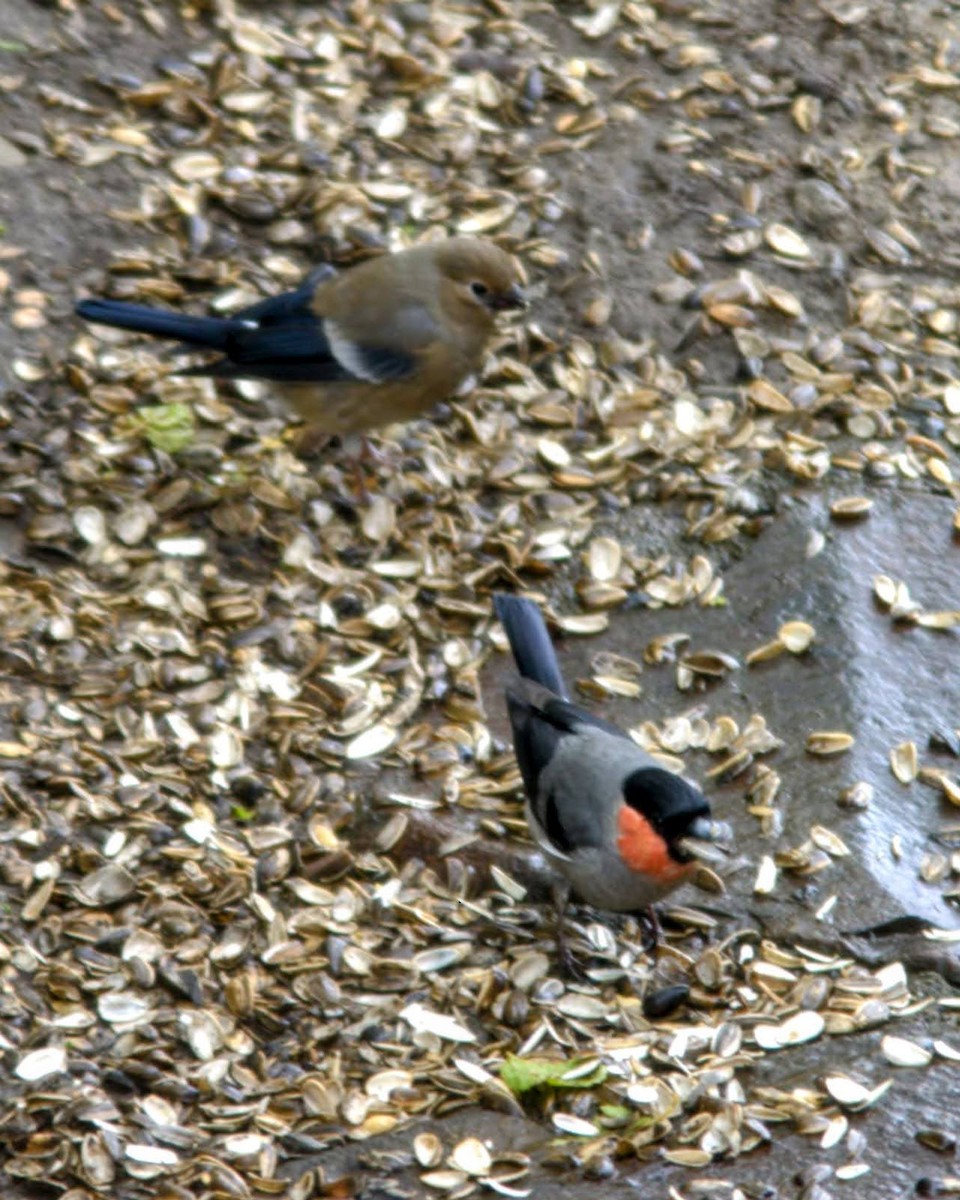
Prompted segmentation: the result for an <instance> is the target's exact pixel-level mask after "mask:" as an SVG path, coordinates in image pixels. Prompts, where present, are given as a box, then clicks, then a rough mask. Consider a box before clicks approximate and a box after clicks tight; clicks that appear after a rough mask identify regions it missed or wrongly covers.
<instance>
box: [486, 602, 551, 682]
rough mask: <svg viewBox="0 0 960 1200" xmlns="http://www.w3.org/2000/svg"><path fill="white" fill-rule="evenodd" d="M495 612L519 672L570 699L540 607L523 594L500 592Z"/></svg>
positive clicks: (494, 608) (494, 606) (525, 677)
mask: <svg viewBox="0 0 960 1200" xmlns="http://www.w3.org/2000/svg"><path fill="white" fill-rule="evenodd" d="M493 611H494V612H495V613H496V615H497V618H498V620H499V621H500V623H501V624H502V625H503V628H504V632H505V633H506V635H507V641H509V643H510V649H511V651H512V652H513V658H514V661H515V662H516V664H517V670H518V672H519V673H520V675H521V676H522V677H523V678H524V679H530V680H532V681H533V682H534V683H539V684H540V686H541V687H545V688H549V689H550V691H551V692H553V693H555V695H557V696H562V697H563V698H564V699H568V698H569V697H568V694H567V685H566V684H565V683H564V681H563V675H562V674H561V672H560V664H559V662H558V661H557V655H556V651H555V650H554V648H553V642H552V641H551V640H550V634H549V633H548V631H547V625H546V622H545V621H544V619H543V613H542V612H541V611H540V609H539V607H538V606H537V605H536V604H534V602H533V601H532V600H525V599H523V597H522V596H508V595H507V594H506V593H504V592H497V593H495V594H494V597H493Z"/></svg>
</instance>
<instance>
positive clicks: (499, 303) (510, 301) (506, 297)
mask: <svg viewBox="0 0 960 1200" xmlns="http://www.w3.org/2000/svg"><path fill="white" fill-rule="evenodd" d="M487 304H488V305H489V307H490V308H492V309H493V310H494V311H495V312H503V311H505V310H506V309H509V308H526V307H527V298H526V296H525V295H524V294H523V289H522V288H519V287H518V286H517V285H516V284H513V285H512V286H511V287H509V288H508V289H507V290H506V291H505V292H491V294H490V296H489V297H488V299H487Z"/></svg>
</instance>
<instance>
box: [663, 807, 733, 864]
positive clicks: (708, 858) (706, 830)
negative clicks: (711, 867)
mask: <svg viewBox="0 0 960 1200" xmlns="http://www.w3.org/2000/svg"><path fill="white" fill-rule="evenodd" d="M732 837H733V831H732V830H731V828H730V826H729V825H727V824H725V823H724V822H723V821H711V820H710V819H709V818H708V817H697V819H696V820H695V821H691V823H690V826H689V828H688V831H687V836H686V837H682V838H680V839H679V841H678V842H677V847H678V849H680V850H681V851H683V853H684V854H687V855H689V856H690V858H696V859H698V860H699V861H700V862H705V863H719V862H723V861H724V859H725V858H726V857H727V851H726V849H725V848H724V846H723V844H722V843H724V842H729V841H731V839H732Z"/></svg>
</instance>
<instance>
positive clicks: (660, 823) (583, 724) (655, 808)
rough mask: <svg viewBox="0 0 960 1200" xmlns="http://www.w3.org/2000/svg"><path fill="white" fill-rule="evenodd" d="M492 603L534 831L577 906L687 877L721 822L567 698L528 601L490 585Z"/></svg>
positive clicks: (660, 893)
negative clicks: (506, 649) (511, 672)
mask: <svg viewBox="0 0 960 1200" xmlns="http://www.w3.org/2000/svg"><path fill="white" fill-rule="evenodd" d="M493 607H494V611H495V613H496V615H497V617H498V618H499V620H500V622H501V624H502V625H503V628H504V631H505V633H506V635H507V640H508V641H509V643H510V649H511V651H512V652H513V657H514V661H515V663H516V666H517V671H518V672H519V675H520V678H519V679H515V680H513V681H511V682H510V683H509V684H508V685H507V688H506V698H507V711H508V713H509V717H510V725H511V728H512V730H513V744H514V748H515V750H516V755H517V763H518V765H519V767H520V774H521V776H522V778H523V785H524V789H525V791H526V796H527V805H526V813H527V823H528V825H529V827H530V832H531V834H532V835H533V838H534V840H535V841H536V843H537V845H538V846H539V847H540V849H541V850H542V851H543V853H544V856H545V857H546V859H547V861H548V863H549V864H550V865H551V867H553V869H554V870H555V871H556V872H557V873H558V874H559V875H560V876H562V877H563V878H564V879H565V880H566V881H567V882H568V883H569V884H570V885H571V887H572V888H573V890H574V891H575V892H576V893H577V895H578V896H579V897H580V898H581V899H582V900H585V901H586V902H587V903H588V904H592V905H594V906H595V907H596V908H601V909H607V910H608V911H610V912H634V911H637V910H641V909H649V908H650V906H652V905H653V904H654V903H655V902H656V901H657V900H660V899H662V898H663V897H664V896H666V895H667V894H668V893H669V892H671V891H673V889H674V888H676V887H678V886H679V885H680V884H682V883H684V882H687V881H689V880H690V879H691V878H692V876H693V875H694V874H695V872H696V870H697V867H698V859H699V858H701V857H709V856H710V855H709V853H704V851H706V850H707V846H706V845H705V844H709V843H716V842H718V841H721V840H723V839H725V838H726V836H727V835H728V830H727V828H726V826H724V825H721V824H720V823H718V822H714V821H713V820H712V819H711V815H710V805H709V803H708V802H707V799H706V797H705V796H704V795H703V793H702V792H701V791H700V790H699V789H698V788H696V787H694V786H693V784H691V783H688V782H687V781H686V780H685V779H682V778H681V777H680V776H679V775H675V774H674V773H673V772H672V771H668V770H667V769H666V768H665V767H662V766H660V765H659V764H658V763H657V762H656V761H655V760H654V759H653V758H651V756H650V755H649V754H647V753H646V752H645V751H644V750H641V748H640V747H639V746H638V745H637V744H636V742H634V741H633V739H632V738H631V737H630V735H629V734H628V733H626V732H625V731H624V730H623V729H619V728H618V727H617V726H616V725H613V724H611V723H610V722H609V721H605V720H603V719H602V718H601V717H597V716H594V715H593V714H592V713H590V712H588V711H587V710H586V709H584V708H581V707H580V706H579V705H578V704H574V703H573V702H572V701H571V700H570V699H569V698H568V695H567V689H566V685H565V684H564V681H563V676H562V674H561V672H560V665H559V663H558V662H557V656H556V653H555V652H554V649H553V644H552V643H551V641H550V635H549V633H548V632H547V627H546V624H545V622H544V619H543V615H542V613H541V612H540V609H539V607H538V606H537V605H536V604H535V603H534V602H533V601H532V600H526V599H523V598H522V597H518V596H509V595H505V594H502V593H500V594H497V595H495V596H494V597H493ZM654 929H656V923H655V920H654Z"/></svg>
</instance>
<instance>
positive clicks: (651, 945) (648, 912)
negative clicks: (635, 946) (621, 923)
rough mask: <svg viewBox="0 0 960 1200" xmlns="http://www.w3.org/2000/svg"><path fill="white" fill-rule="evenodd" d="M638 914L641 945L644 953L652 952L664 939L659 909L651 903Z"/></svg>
mask: <svg viewBox="0 0 960 1200" xmlns="http://www.w3.org/2000/svg"><path fill="white" fill-rule="evenodd" d="M636 916H637V921H638V922H639V924H640V930H641V938H642V940H641V942H640V946H641V948H642V950H643V952H644V954H652V953H653V952H654V950H656V948H657V946H659V945H660V942H661V941H662V940H663V930H662V929H661V928H660V918H659V917H658V916H657V910H656V909H655V908H654V907H653V905H652V904H651V905H650V907H649V908H644V909H641V910H640V912H638V913H637V914H636Z"/></svg>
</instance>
